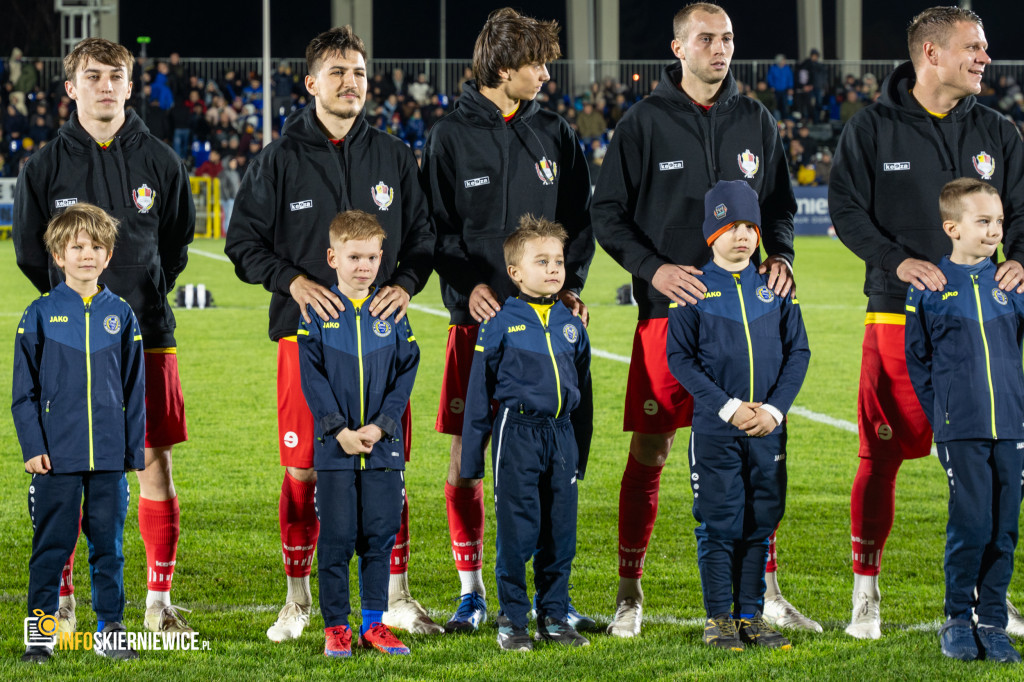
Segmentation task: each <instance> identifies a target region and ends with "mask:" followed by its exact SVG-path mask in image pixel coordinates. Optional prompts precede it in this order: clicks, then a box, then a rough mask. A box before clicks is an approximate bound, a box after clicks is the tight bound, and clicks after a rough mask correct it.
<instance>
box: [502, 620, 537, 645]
mask: <svg viewBox="0 0 1024 682" xmlns="http://www.w3.org/2000/svg"><path fill="white" fill-rule="evenodd" d="M497 624H498V646H500V647H501V648H502V649H504V650H505V651H533V642H531V641H530V633H529V632H527V631H526V628H525V627H522V628H517V627H516V626H515V625H513V624H512V621H510V620H509V619H508V618H506V617H505V616H498V620H497Z"/></svg>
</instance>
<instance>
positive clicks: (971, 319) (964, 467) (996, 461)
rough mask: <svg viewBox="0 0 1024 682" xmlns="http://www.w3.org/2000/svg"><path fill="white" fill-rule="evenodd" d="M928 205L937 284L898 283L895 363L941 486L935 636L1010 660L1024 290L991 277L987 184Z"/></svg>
mask: <svg viewBox="0 0 1024 682" xmlns="http://www.w3.org/2000/svg"><path fill="white" fill-rule="evenodd" d="M939 211H940V213H941V216H942V229H943V230H944V231H945V233H946V234H947V235H948V236H949V238H950V239H951V240H952V242H953V252H952V254H950V255H949V256H946V257H944V258H943V259H942V261H941V262H940V263H939V269H940V270H941V271H942V274H943V275H945V278H946V285H945V287H943V288H942V290H941V291H929V290H927V289H922V290H918V289H917V288H915V287H914V286H911V287H910V289H909V293H908V295H907V304H906V309H907V322H906V330H905V331H906V333H905V337H906V353H907V371H908V372H909V374H910V381H911V383H912V384H913V386H914V392H915V393H916V394H917V397H918V400H920V401H921V407H922V408H923V409H924V413H925V415H926V416H927V417H928V420H929V422H931V426H932V431H933V432H934V434H935V443H936V445H937V446H938V451H939V462H940V463H941V464H942V467H943V468H944V469H945V470H946V476H947V481H948V482H949V522H948V523H947V524H946V557H945V565H944V567H945V573H946V599H945V612H946V623H945V624H944V625H943V626H942V628H941V629H940V630H939V642H940V644H941V647H942V653H943V654H945V655H946V656H949V657H950V658H956V659H960V660H965V661H969V660H974V659H976V658H979V653H983V654H984V658H986V659H988V660H995V661H999V662H1002V663H1020V662H1021V656H1020V654H1019V653H1018V652H1017V650H1016V649H1014V647H1013V644H1012V643H1011V641H1010V639H1009V637H1007V635H1006V624H1007V606H1006V604H1007V602H1006V592H1007V589H1008V588H1009V586H1010V577H1011V576H1012V575H1013V553H1014V550H1015V549H1016V547H1017V536H1018V533H1019V529H1018V518H1019V516H1020V503H1021V473H1022V469H1024V423H1022V422H1024V371H1022V369H1021V360H1020V358H1021V338H1024V295H1022V294H1018V293H1017V292H1016V291H1015V290H1014V289H1010V290H1007V291H1003V290H1002V289H1000V288H998V287H997V286H995V285H994V282H995V272H996V265H995V263H994V262H993V260H992V259H993V258H994V257H995V253H996V250H997V249H998V247H999V243H1000V242H1001V241H1002V238H1003V206H1002V203H1001V202H1000V200H999V193H998V191H997V190H996V188H995V187H993V186H992V185H990V184H988V183H987V182H982V181H981V180H979V179H977V178H960V179H957V180H953V181H952V182H949V183H947V184H946V186H945V187H943V188H942V193H941V194H940V195H939ZM975 619H976V622H977V625H976V626H975ZM979 648H980V650H981V651H979Z"/></svg>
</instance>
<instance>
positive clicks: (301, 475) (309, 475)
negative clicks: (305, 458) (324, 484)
mask: <svg viewBox="0 0 1024 682" xmlns="http://www.w3.org/2000/svg"><path fill="white" fill-rule="evenodd" d="M286 468H287V470H288V475H289V476H291V477H292V478H294V479H295V480H296V481H300V482H302V483H313V482H314V481H316V469H300V468H299V467H286Z"/></svg>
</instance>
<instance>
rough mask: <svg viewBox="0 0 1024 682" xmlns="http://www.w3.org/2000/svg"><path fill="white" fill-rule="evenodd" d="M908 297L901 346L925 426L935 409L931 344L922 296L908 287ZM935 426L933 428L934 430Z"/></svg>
mask: <svg viewBox="0 0 1024 682" xmlns="http://www.w3.org/2000/svg"><path fill="white" fill-rule="evenodd" d="M909 289H910V292H909V294H908V296H907V308H906V310H907V316H906V317H907V321H906V326H905V327H904V339H905V340H904V344H905V346H904V347H905V349H906V353H907V373H908V374H909V375H910V383H911V385H913V387H914V393H916V394H917V399H918V400H919V401H920V402H921V407H922V408H923V409H924V414H925V416H926V417H928V422H929V423H931V421H932V409H933V406H934V405H935V386H934V385H933V384H932V342H931V335H930V334H929V333H928V321H927V318H926V317H925V310H924V308H925V306H924V303H925V299H924V292H923V291H918V290H917V289H915V288H914V287H909ZM934 426H935V425H934V424H932V427H933V430H934Z"/></svg>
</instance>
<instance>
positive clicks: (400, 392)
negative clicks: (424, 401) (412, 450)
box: [369, 317, 420, 439]
mask: <svg viewBox="0 0 1024 682" xmlns="http://www.w3.org/2000/svg"><path fill="white" fill-rule="evenodd" d="M395 327H396V329H395V343H396V344H397V345H396V353H395V378H394V380H393V381H392V382H391V384H390V385H389V386H388V387H387V388H386V389H385V394H384V402H383V404H382V405H381V408H380V411H379V412H378V413H377V414H375V415H372V416H370V417H369V423H371V424H374V425H376V426H379V427H380V430H381V431H383V432H384V435H386V436H392V437H393V436H394V435H395V434H396V433H398V430H399V425H400V424H401V423H402V415H403V414H404V413H405V408H406V406H407V405H408V404H409V396H410V395H412V385H413V383H414V382H415V381H416V369H417V368H418V367H419V364H420V347H419V346H418V345H417V344H416V337H415V336H413V333H412V327H410V326H409V318H408V317H403V318H402V321H401V322H399V323H397V324H396V325H395ZM405 438H406V439H408V438H409V434H408V433H407V434H405Z"/></svg>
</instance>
